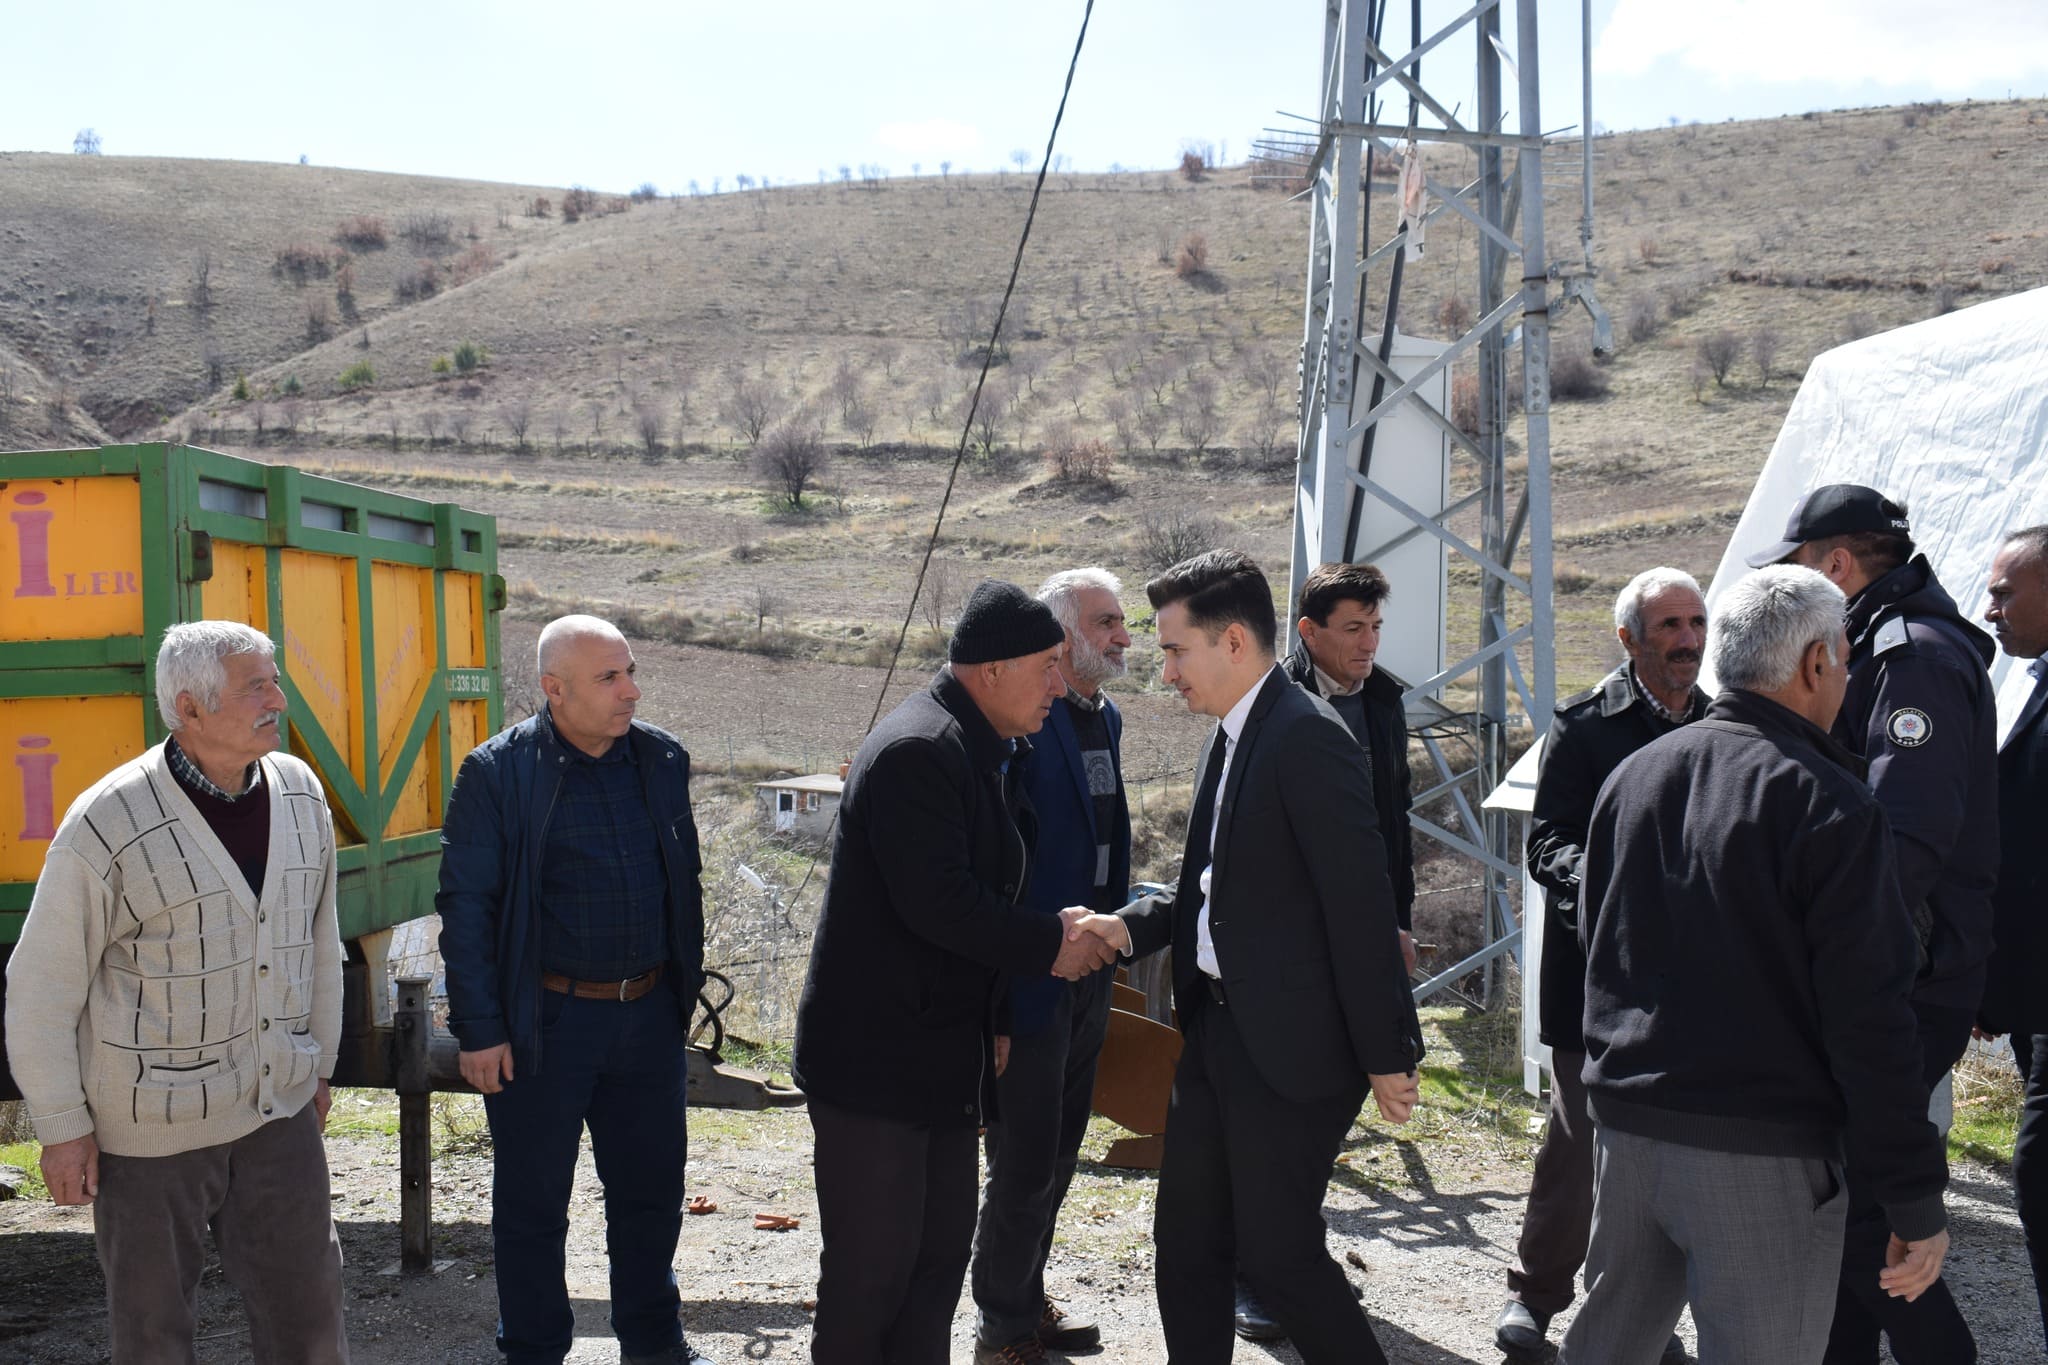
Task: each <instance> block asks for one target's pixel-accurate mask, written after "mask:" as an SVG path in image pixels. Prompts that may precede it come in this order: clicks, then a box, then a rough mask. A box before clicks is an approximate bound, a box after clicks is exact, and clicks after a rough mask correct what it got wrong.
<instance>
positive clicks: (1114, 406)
mask: <svg viewBox="0 0 2048 1365" xmlns="http://www.w3.org/2000/svg"><path fill="white" fill-rule="evenodd" d="M1102 415H1103V416H1104V417H1106V418H1108V419H1109V425H1110V429H1111V430H1112V431H1114V432H1116V443H1117V448H1118V449H1120V450H1122V451H1123V453H1124V456H1125V458H1126V459H1128V458H1129V457H1130V454H1131V450H1132V448H1133V447H1134V446H1136V445H1137V443H1138V423H1137V419H1136V416H1135V414H1134V413H1133V412H1132V410H1131V400H1130V399H1129V398H1127V397H1125V396H1124V395H1123V394H1120V393H1113V394H1111V395H1110V396H1109V401H1108V402H1107V403H1104V404H1103V405H1102Z"/></svg>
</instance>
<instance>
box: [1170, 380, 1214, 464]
mask: <svg viewBox="0 0 2048 1365" xmlns="http://www.w3.org/2000/svg"><path fill="white" fill-rule="evenodd" d="M1173 416H1174V424H1175V425H1176V426H1177V427H1178V428H1179V430H1180V435H1181V439H1182V440H1184V441H1186V442H1187V443H1188V449H1189V450H1191V451H1193V452H1194V454H1195V456H1196V458H1198V459H1199V458H1200V457H1201V456H1202V454H1203V452H1205V451H1207V450H1208V448H1209V445H1210V443H1211V442H1212V441H1214V440H1215V439H1216V435H1217V432H1218V431H1219V430H1221V427H1222V419H1221V418H1220V417H1219V416H1218V414H1217V408H1216V381H1215V379H1214V378H1212V377H1211V376H1209V375H1207V374H1196V375H1190V376H1189V377H1188V381H1187V382H1186V383H1185V384H1183V385H1181V389H1180V396H1179V397H1177V398H1176V399H1175V400H1174V404H1173Z"/></svg>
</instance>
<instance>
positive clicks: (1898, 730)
mask: <svg viewBox="0 0 2048 1365" xmlns="http://www.w3.org/2000/svg"><path fill="white" fill-rule="evenodd" d="M1884 732H1885V733H1886V734H1887V735H1889V736H1891V741H1892V743H1894V744H1896V745H1899V746H1900V747H1901V748H1905V749H1917V748H1919V747H1920V746H1921V745H1923V744H1925V743H1926V742H1927V741H1928V739H1929V737H1930V736H1932V735H1933V734H1934V722H1933V721H1932V720H1929V719H1928V717H1927V713H1926V712H1925V711H1922V710H1921V709H1920V708H1919V707H1917V706H1901V707H1900V708H1899V709H1898V710H1896V711H1894V712H1892V713H1891V716H1890V717H1889V718H1888V719H1887V720H1886V721H1885V723H1884Z"/></svg>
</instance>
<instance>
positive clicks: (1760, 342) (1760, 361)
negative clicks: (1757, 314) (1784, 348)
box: [1749, 327, 1778, 388]
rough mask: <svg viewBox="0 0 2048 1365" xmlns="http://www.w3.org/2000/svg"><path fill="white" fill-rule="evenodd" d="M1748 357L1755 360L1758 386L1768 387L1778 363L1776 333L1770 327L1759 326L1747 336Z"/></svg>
mask: <svg viewBox="0 0 2048 1365" xmlns="http://www.w3.org/2000/svg"><path fill="white" fill-rule="evenodd" d="M1749 355H1750V359H1752V360H1754V361H1755V362H1756V382H1757V387H1758V388H1768V387H1770V383H1771V375H1772V374H1773V373H1775V371H1776V367H1777V364H1778V333H1777V330H1776V329H1775V328H1772V327H1759V328H1757V329H1756V331H1755V332H1754V333H1753V334H1751V336H1750V338H1749Z"/></svg>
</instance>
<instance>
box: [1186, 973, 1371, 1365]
mask: <svg viewBox="0 0 2048 1365" xmlns="http://www.w3.org/2000/svg"><path fill="white" fill-rule="evenodd" d="M1190 1004H1191V1005H1192V1009H1191V1010H1190V1009H1189V1008H1188V1006H1189V1005H1190ZM1182 1009H1183V1013H1182V1015H1181V1019H1182V1022H1183V1025H1184V1027H1185V1029H1186V1045H1185V1047H1184V1048H1183V1049H1182V1051H1181V1055H1180V1065H1179V1066H1178V1067H1177V1068H1176V1069H1175V1071H1174V1074H1173V1099H1172V1102H1171V1105H1170V1106H1169V1108H1168V1110H1167V1118H1166V1150H1165V1155H1164V1157H1163V1158H1162V1160H1161V1163H1160V1167H1159V1208H1158V1212H1157V1214H1156V1215H1155V1217H1154V1220H1153V1243H1154V1245H1155V1246H1156V1247H1157V1249H1158V1261H1157V1269H1156V1281H1157V1285H1158V1292H1159V1318H1160V1324H1161V1326H1162V1328H1163V1329H1164V1332H1165V1336H1166V1350H1167V1355H1168V1356H1169V1357H1170V1358H1171V1359H1172V1360H1173V1365H1229V1361H1230V1359H1231V1355H1232V1352H1233V1349H1234V1347H1235V1346H1236V1336H1235V1334H1234V1332H1233V1330H1232V1321H1231V1315H1232V1311H1233V1306H1234V1296H1233V1294H1232V1292H1231V1278H1232V1270H1233V1267H1237V1268H1241V1269H1242V1270H1243V1271H1244V1274H1245V1277H1246V1278H1247V1279H1249V1280H1250V1281H1251V1283H1252V1287H1253V1288H1254V1289H1256V1290H1257V1291H1258V1293H1259V1297H1260V1298H1261V1299H1262V1300H1264V1302H1265V1304H1266V1307H1267V1309H1268V1310H1269V1311H1270V1312H1271V1313H1272V1315H1273V1318H1274V1320H1275V1321H1276V1322H1278V1323H1279V1324H1280V1325H1281V1326H1282V1327H1283V1328H1285V1329H1286V1331H1287V1335H1288V1338H1289V1339H1290V1340H1292V1341H1293V1343H1294V1346H1295V1349H1296V1350H1298V1351H1300V1352H1301V1358H1302V1360H1303V1361H1305V1362H1307V1365H1385V1361H1386V1357H1385V1356H1384V1355H1382V1354H1381V1353H1380V1348H1379V1343H1378V1341H1376V1340H1375V1339H1374V1337H1373V1334H1372V1324H1371V1323H1370V1322H1369V1321H1367V1319H1366V1316H1365V1309H1364V1308H1363V1307H1361V1306H1360V1305H1359V1303H1358V1301H1357V1300H1356V1299H1354V1298H1352V1296H1351V1285H1350V1283H1349V1282H1348V1281H1347V1280H1346V1279H1345V1278H1344V1272H1343V1271H1342V1270H1340V1269H1338V1267H1337V1263H1336V1262H1335V1261H1333V1260H1331V1259H1330V1253H1329V1249H1328V1247H1327V1246H1326V1245H1325V1244H1324V1237H1325V1234H1326V1232H1327V1229H1326V1228H1325V1226H1324V1224H1323V1196H1324V1195H1325V1193H1327V1191H1328V1190H1329V1186H1330V1171H1331V1169H1332V1168H1333V1166H1334V1165H1335V1164H1336V1160H1337V1153H1338V1151H1339V1150H1340V1149H1341V1148H1342V1146H1343V1143H1344V1138H1345V1135H1346V1134H1348V1133H1349V1132H1350V1131H1351V1124H1352V1121H1353V1120H1354V1119H1356V1118H1357V1117H1358V1111H1359V1107H1360V1106H1361V1105H1362V1104H1363V1103H1364V1102H1365V1089H1364V1082H1363V1080H1362V1079H1361V1080H1360V1082H1359V1086H1358V1088H1357V1089H1354V1090H1349V1091H1347V1092H1346V1093H1345V1094H1342V1095H1339V1096H1337V1097H1335V1098H1333V1099H1326V1100H1316V1101H1313V1102H1309V1103H1302V1102H1298V1101H1295V1100H1289V1099H1285V1098H1283V1097H1282V1096H1280V1095H1279V1094H1277V1093H1275V1091H1274V1090H1273V1088H1272V1087H1271V1086H1269V1085H1267V1084H1266V1081H1265V1078H1264V1077H1262V1076H1261V1075H1260V1074H1259V1070H1258V1068H1257V1067H1256V1066H1255V1065H1254V1064H1253V1063H1252V1059H1251V1057H1250V1055H1249V1054H1247V1053H1246V1052H1245V1049H1244V1042H1243V1040H1242V1039H1241V1038H1240V1037H1239V1036H1238V1031H1237V1025H1236V1024H1235V1022H1233V1021H1232V1019H1231V1017H1230V1009H1229V1007H1228V1006H1227V1005H1217V1004H1213V1003H1211V1002H1209V1001H1208V1000H1207V999H1206V998H1202V999H1198V1000H1196V1001H1192V1002H1185V1003H1184V1004H1183V1006H1182Z"/></svg>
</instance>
